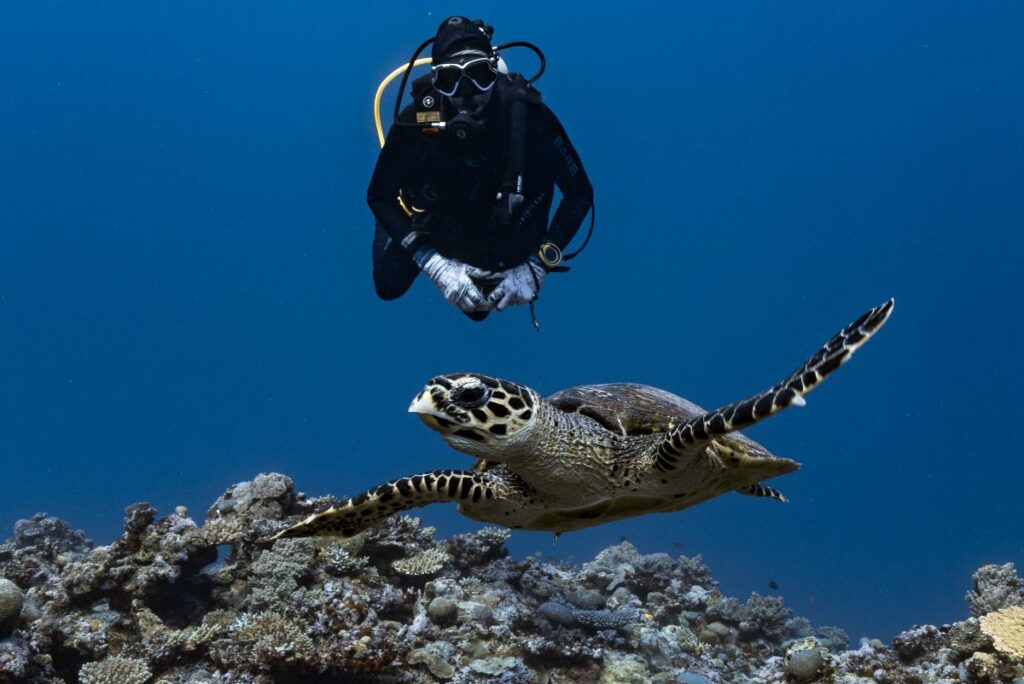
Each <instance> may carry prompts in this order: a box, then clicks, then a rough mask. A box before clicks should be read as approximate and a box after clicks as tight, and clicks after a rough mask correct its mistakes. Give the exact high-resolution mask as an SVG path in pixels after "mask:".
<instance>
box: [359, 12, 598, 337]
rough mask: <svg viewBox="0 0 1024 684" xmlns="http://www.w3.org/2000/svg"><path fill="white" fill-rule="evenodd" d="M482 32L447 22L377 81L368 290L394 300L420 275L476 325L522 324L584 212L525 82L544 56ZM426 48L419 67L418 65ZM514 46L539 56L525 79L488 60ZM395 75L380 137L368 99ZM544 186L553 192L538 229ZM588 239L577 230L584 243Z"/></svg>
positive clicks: (563, 146)
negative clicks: (522, 313)
mask: <svg viewBox="0 0 1024 684" xmlns="http://www.w3.org/2000/svg"><path fill="white" fill-rule="evenodd" d="M492 34H493V29H492V28H491V27H490V26H486V25H484V23H483V22H482V21H480V20H476V21H471V20H469V19H467V18H465V17H451V18H449V19H446V20H445V21H444V22H442V24H441V26H440V27H439V28H438V31H437V34H436V35H435V36H434V37H433V38H430V39H428V40H427V41H425V42H424V43H423V44H422V45H420V47H419V49H417V51H416V52H415V53H414V54H413V56H412V59H410V60H409V63H408V65H407V66H405V67H402V68H400V69H396V70H395V72H393V73H392V74H391V76H389V77H388V78H387V79H385V81H384V82H383V83H382V84H381V87H380V89H379V90H378V112H377V117H378V121H377V126H378V136H379V137H380V138H381V140H382V143H383V149H382V150H381V153H380V156H379V157H378V159H377V165H376V168H375V169H374V172H373V177H372V178H371V180H370V186H369V188H368V190H367V203H368V204H369V205H370V209H371V210H372V211H373V214H374V217H375V219H376V229H375V234H374V239H373V280H374V285H375V287H376V290H377V295H378V296H379V297H380V298H381V299H385V300H391V299H397V298H398V297H401V296H402V295H403V294H405V292H406V291H408V289H409V288H410V287H411V286H412V283H413V281H414V280H415V279H416V276H417V275H418V274H419V273H421V272H422V273H423V274H424V275H425V276H426V277H427V278H428V279H429V280H430V281H431V282H432V283H433V284H434V286H436V287H437V289H438V290H440V292H441V294H442V295H443V296H444V298H445V299H446V300H447V301H448V302H449V303H450V304H452V305H453V306H455V307H457V308H458V309H460V310H461V311H463V312H464V313H465V314H466V315H467V316H469V317H470V318H471V319H473V320H477V321H479V320H483V319H484V318H486V317H487V315H488V313H489V312H490V311H492V310H497V311H502V310H504V309H505V308H507V307H509V306H514V305H520V304H529V305H530V309H531V317H532V315H533V302H534V300H536V299H537V296H538V294H539V292H540V287H541V284H542V283H543V282H544V278H545V277H546V276H547V274H548V273H550V272H551V271H565V270H568V267H567V266H564V265H563V262H564V261H566V260H568V259H571V258H572V257H574V256H576V254H578V253H579V251H580V250H582V247H581V248H580V250H577V251H576V252H575V253H573V254H565V253H564V252H565V249H566V247H567V246H568V244H569V242H570V241H571V240H572V238H573V236H574V235H575V234H576V232H577V230H578V229H579V227H580V224H581V223H582V222H583V220H584V218H586V215H587V213H588V212H590V211H591V210H592V208H593V190H592V188H591V185H590V181H589V180H588V178H587V174H586V172H585V171H584V169H583V164H582V162H581V161H580V158H579V156H578V155H577V153H576V150H575V148H574V147H573V146H572V143H570V142H569V137H568V136H567V135H566V133H565V130H564V129H563V128H562V125H561V123H559V121H558V119H557V118H556V117H555V115H554V113H552V111H551V110H550V109H549V108H548V107H547V106H546V105H545V104H543V102H542V101H541V96H540V93H539V92H538V91H537V90H535V89H534V88H533V87H532V86H531V85H530V84H531V83H532V82H533V81H535V80H536V79H537V78H539V77H540V75H541V73H543V71H544V55H543V53H541V52H540V50H539V49H538V48H537V47H536V46H534V45H532V44H530V43H525V42H515V43H508V44H506V45H499V46H493V45H492V44H491V36H492ZM429 44H432V46H431V53H430V60H426V59H421V60H419V61H417V57H418V55H419V54H420V53H421V52H422V51H423V50H424V48H426V46H427V45H429ZM517 46H524V47H529V48H531V49H532V50H534V51H535V52H536V53H537V55H538V56H539V57H540V60H541V67H540V69H539V71H538V72H537V74H536V75H535V76H534V77H533V78H531V79H529V80H527V79H525V78H524V77H523V76H522V75H520V74H517V73H510V72H509V71H508V69H507V67H506V65H505V62H504V60H503V59H502V57H501V56H500V54H499V51H500V50H502V49H505V48H508V47H517ZM428 61H429V62H430V63H431V72H430V74H428V75H425V76H422V77H420V78H418V79H416V80H415V81H414V82H413V85H412V96H413V104H411V105H409V106H407V107H406V108H405V109H404V110H402V111H401V112H399V109H400V106H401V98H402V93H403V91H404V89H405V85H406V81H407V80H408V78H409V73H410V71H411V70H412V68H413V66H414V65H416V64H424V63H427V62H428ZM401 72H404V73H403V79H402V85H401V88H400V90H399V93H398V98H397V100H396V102H395V120H394V123H393V124H392V126H391V129H390V130H389V132H388V135H387V139H386V141H385V140H384V139H383V131H382V129H381V126H380V121H379V98H380V94H381V93H382V92H383V89H384V87H385V86H386V85H387V83H389V82H390V80H391V79H392V78H394V77H396V76H397V75H398V74H399V73H401ZM555 186H557V187H558V189H559V191H560V192H561V195H562V197H561V201H560V202H559V204H558V207H557V209H556V210H555V212H554V217H553V218H552V219H551V220H550V222H549V221H548V217H549V215H550V213H551V211H550V210H551V204H552V200H553V195H554V187H555ZM590 228H591V230H592V229H593V216H592V217H591V226H590ZM589 239H590V234H589V232H588V234H587V239H586V240H585V241H584V243H583V246H586V242H587V240H589ZM533 321H534V326H535V327H537V323H536V318H535V317H533ZM538 329H539V327H538Z"/></svg>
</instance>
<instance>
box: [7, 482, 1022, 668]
mask: <svg viewBox="0 0 1024 684" xmlns="http://www.w3.org/2000/svg"><path fill="white" fill-rule="evenodd" d="M331 503H332V501H331V500H330V499H307V498H306V497H305V496H303V495H302V494H301V493H298V492H296V491H295V488H294V486H293V484H292V482H291V480H290V479H289V478H287V477H285V476H283V475H278V474H261V475H259V476H257V477H256V478H255V479H253V480H252V481H250V482H244V483H240V484H237V485H234V486H232V487H230V488H228V489H227V490H226V491H225V493H224V494H223V495H222V496H221V497H219V498H218V499H217V501H216V502H214V504H213V505H212V506H211V507H210V509H209V511H208V512H207V515H206V520H205V521H204V522H203V524H202V525H200V524H198V523H197V522H196V521H194V520H193V519H192V518H190V517H189V514H188V511H186V510H185V509H183V508H181V507H179V508H177V509H175V511H174V512H172V513H171V514H170V515H167V516H164V517H159V516H158V515H157V511H156V510H155V509H154V508H153V507H152V506H150V505H148V504H145V503H138V504H133V505H131V506H129V507H128V508H127V509H126V511H125V521H124V532H123V534H122V535H121V537H120V538H119V539H117V540H116V541H115V542H113V543H112V544H109V545H106V546H96V545H94V544H93V543H92V542H91V541H90V540H88V539H86V538H85V536H84V535H83V534H82V533H81V532H75V531H73V530H72V528H71V527H70V526H69V525H68V524H67V523H65V522H63V521H61V520H58V519H55V518H51V517H47V516H45V515H37V516H35V517H33V518H31V519H29V520H23V521H20V522H18V524H17V525H16V526H15V533H14V536H13V538H12V539H10V540H8V541H7V542H6V543H5V544H2V545H0V614H2V615H6V618H3V619H0V629H2V631H0V681H17V682H29V683H40V684H41V683H42V682H68V683H73V682H84V683H86V684H89V683H95V684H101V683H103V682H118V684H131V683H132V682H136V683H140V684H141V683H142V682H151V683H153V684H156V683H160V684H199V683H201V682H209V683H218V684H270V683H272V682H282V683H285V684H292V683H299V682H309V683H311V684H323V683H327V682H362V681H365V682H377V681H382V682H410V683H415V684H425V683H427V682H450V683H452V684H468V683H470V682H495V683H498V682H500V683H503V684H528V683H534V682H536V683H538V684H543V683H546V682H558V683H559V684H566V683H571V682H588V683H590V682H605V683H608V684H615V683H623V684H624V683H630V682H637V683H644V682H657V683H665V684H668V683H676V682H678V683H682V684H722V683H732V682H735V683H737V684H755V683H757V684H769V683H782V682H802V683H810V682H823V683H826V682H827V683H830V684H831V683H847V684H870V683H872V682H874V683H876V684H896V683H904V682H905V683H908V684H912V683H917V682H921V683H923V682H941V683H943V684H952V682H958V681H963V682H977V683H978V684H996V683H1000V682H1006V683H1010V682H1015V683H1016V684H1019V680H1020V679H1021V678H1024V656H1022V651H1021V649H1022V644H1024V642H1022V632H1024V608H1021V607H1020V605H1021V602H1022V600H1024V596H1022V593H1021V591H1022V589H1021V587H1022V585H1024V583H1022V582H1021V580H1020V578H1019V577H1018V576H1017V574H1016V570H1015V568H1014V567H1013V566H1012V565H1003V566H985V567H983V568H981V569H979V571H978V572H977V573H976V574H975V576H974V586H973V588H972V590H971V591H969V592H968V596H967V599H968V603H969V608H970V613H971V614H972V617H968V618H967V619H965V620H963V621H961V622H957V623H955V624H951V625H941V626H930V625H929V626H920V627H915V628H913V629H910V630H907V631H905V632H903V633H901V634H899V635H898V636H897V637H895V638H894V639H893V642H892V644H891V645H885V644H883V643H881V642H880V641H877V640H873V641H867V640H862V641H861V643H860V644H858V647H857V648H856V649H855V650H847V647H848V643H847V642H848V639H847V636H846V634H845V633H843V632H842V630H839V629H837V628H835V627H819V628H817V629H814V628H812V626H811V625H810V623H809V622H808V621H807V620H805V619H803V618H799V617H796V616H794V615H793V614H792V611H791V610H790V609H788V608H787V607H786V606H785V604H784V603H783V600H782V599H781V598H778V597H774V596H768V597H766V596H761V595H759V594H756V593H755V594H752V595H751V596H750V597H749V598H747V599H746V600H745V601H741V600H738V599H736V598H733V597H728V596H724V595H723V594H722V593H721V591H720V590H719V587H718V584H717V583H716V582H715V580H714V578H713V577H712V575H711V572H710V570H709V569H708V568H707V566H706V565H705V564H704V563H703V561H702V560H701V559H700V557H696V558H687V557H679V558H673V557H671V556H669V555H667V554H647V555H645V554H641V553H640V552H639V551H638V550H637V549H636V548H635V547H634V546H632V545H631V544H629V543H628V542H623V543H621V544H618V545H616V546H613V547H611V548H608V549H605V550H604V551H602V552H601V553H600V554H598V556H597V557H596V558H594V559H593V560H592V561H590V562H588V563H585V564H583V565H582V566H575V565H571V564H568V563H562V564H551V563H545V562H542V561H541V560H540V559H538V558H536V557H528V558H526V559H523V560H516V559H512V558H510V557H509V554H508V551H507V549H506V548H505V546H504V542H505V541H506V540H507V539H508V536H509V532H508V530H505V529H501V528H493V527H492V528H484V529H481V530H480V531H478V532H475V533H472V534H462V535H457V536H455V537H453V538H451V539H448V540H439V539H435V537H434V530H433V529H432V528H429V527H423V526H421V525H420V522H419V520H417V519H416V518H413V517H408V516H399V517H392V518H389V519H387V520H385V521H383V522H381V523H380V524H379V525H377V526H375V527H374V528H372V529H370V530H368V531H366V532H365V533H363V534H361V535H359V536H357V537H355V538H353V539H349V540H344V541H339V540H335V539H286V540H280V541H277V542H272V541H270V538H271V537H272V536H273V534H274V533H275V532H276V531H278V530H280V529H281V528H282V527H283V526H284V525H285V524H287V523H288V522H293V521H295V520H297V519H299V518H300V516H307V515H309V514H310V513H311V512H313V511H314V510H317V509H320V508H322V507H325V506H328V505H330V504H331Z"/></svg>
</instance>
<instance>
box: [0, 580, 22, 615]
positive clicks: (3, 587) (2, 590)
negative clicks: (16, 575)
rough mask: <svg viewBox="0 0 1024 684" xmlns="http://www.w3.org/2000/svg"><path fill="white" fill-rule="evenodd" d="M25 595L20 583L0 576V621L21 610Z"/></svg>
mask: <svg viewBox="0 0 1024 684" xmlns="http://www.w3.org/2000/svg"><path fill="white" fill-rule="evenodd" d="M22 600H23V596H22V593H21V589H20V588H18V585H17V584H15V583H14V582H12V581H11V580H9V579H3V578H0V622H2V621H4V620H6V619H8V618H12V617H14V616H15V615H17V614H18V613H20V612H21V604H22Z"/></svg>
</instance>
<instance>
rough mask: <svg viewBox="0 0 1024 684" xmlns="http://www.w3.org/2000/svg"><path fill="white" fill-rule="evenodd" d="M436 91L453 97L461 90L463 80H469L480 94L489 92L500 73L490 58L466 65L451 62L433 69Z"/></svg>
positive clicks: (483, 58)
mask: <svg viewBox="0 0 1024 684" xmlns="http://www.w3.org/2000/svg"><path fill="white" fill-rule="evenodd" d="M431 71H432V72H433V85H434V90H436V91H437V92H439V93H441V94H442V95H445V96H447V97H451V96H453V95H455V93H456V91H457V90H458V89H459V83H460V82H461V81H462V79H463V78H468V79H469V80H470V82H471V83H472V84H473V85H475V86H476V87H477V90H479V91H480V92H483V93H485V92H487V91H489V90H490V89H491V88H493V87H494V83H495V81H497V80H498V71H497V69H495V68H494V64H493V63H492V62H491V59H490V58H489V57H478V58H476V59H471V60H469V61H467V62H466V63H465V64H459V63H455V62H450V63H446V64H436V65H434V66H433V67H431Z"/></svg>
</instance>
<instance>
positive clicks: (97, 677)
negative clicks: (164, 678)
mask: <svg viewBox="0 0 1024 684" xmlns="http://www.w3.org/2000/svg"><path fill="white" fill-rule="evenodd" d="M151 674H152V673H151V672H150V670H149V667H148V666H147V665H146V661H144V660H139V659H138V658H121V657H117V656H115V657H113V658H106V659H104V660H101V661H99V662H98V663H86V664H85V665H82V669H81V670H80V671H79V673H78V678H79V681H81V682H82V684H143V682H145V681H147V680H148V679H149V678H150V676H151Z"/></svg>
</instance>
